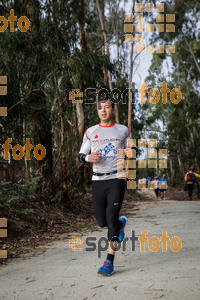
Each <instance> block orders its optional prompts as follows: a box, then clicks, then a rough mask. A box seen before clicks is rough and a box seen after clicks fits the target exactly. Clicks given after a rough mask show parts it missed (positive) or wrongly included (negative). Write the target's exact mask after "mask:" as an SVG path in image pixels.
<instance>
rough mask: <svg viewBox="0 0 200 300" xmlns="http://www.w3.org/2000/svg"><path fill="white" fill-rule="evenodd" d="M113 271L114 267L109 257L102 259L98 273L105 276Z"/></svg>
mask: <svg viewBox="0 0 200 300" xmlns="http://www.w3.org/2000/svg"><path fill="white" fill-rule="evenodd" d="M113 272H114V267H113V265H112V264H111V262H110V260H109V259H106V260H105V261H104V264H103V266H102V267H101V268H99V269H98V273H99V274H102V275H105V276H110V275H111V274H112V273H113Z"/></svg>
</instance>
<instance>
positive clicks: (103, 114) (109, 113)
mask: <svg viewBox="0 0 200 300" xmlns="http://www.w3.org/2000/svg"><path fill="white" fill-rule="evenodd" d="M114 112H115V109H114V108H112V103H111V101H110V100H108V101H107V102H100V103H98V116H99V118H100V120H101V122H108V121H111V120H112V119H113V114H114Z"/></svg>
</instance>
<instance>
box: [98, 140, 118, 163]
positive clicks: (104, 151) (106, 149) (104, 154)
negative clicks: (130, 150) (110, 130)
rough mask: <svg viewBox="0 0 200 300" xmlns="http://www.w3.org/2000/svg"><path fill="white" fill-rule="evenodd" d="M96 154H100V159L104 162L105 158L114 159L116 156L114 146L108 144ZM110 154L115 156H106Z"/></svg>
mask: <svg viewBox="0 0 200 300" xmlns="http://www.w3.org/2000/svg"><path fill="white" fill-rule="evenodd" d="M97 152H100V153H101V154H102V157H103V158H104V160H105V159H106V158H115V157H116V154H117V150H116V149H115V146H114V145H112V143H109V144H108V145H106V146H105V147H104V148H103V149H99V150H97ZM110 152H111V154H112V153H113V154H115V155H109V156H108V153H110Z"/></svg>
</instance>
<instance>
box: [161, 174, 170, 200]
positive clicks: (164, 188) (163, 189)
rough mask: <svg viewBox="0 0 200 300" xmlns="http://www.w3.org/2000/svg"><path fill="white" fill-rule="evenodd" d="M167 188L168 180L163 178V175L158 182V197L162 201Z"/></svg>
mask: <svg viewBox="0 0 200 300" xmlns="http://www.w3.org/2000/svg"><path fill="white" fill-rule="evenodd" d="M167 188H168V180H167V179H166V178H165V174H163V176H162V178H161V179H160V180H159V189H160V197H161V199H162V200H165V199H166V189H167Z"/></svg>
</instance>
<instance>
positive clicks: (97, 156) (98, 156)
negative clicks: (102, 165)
mask: <svg viewBox="0 0 200 300" xmlns="http://www.w3.org/2000/svg"><path fill="white" fill-rule="evenodd" d="M101 158H102V155H101V153H99V152H92V153H91V154H90V155H89V157H88V160H89V162H93V163H98V162H99V161H100V160H101Z"/></svg>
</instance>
